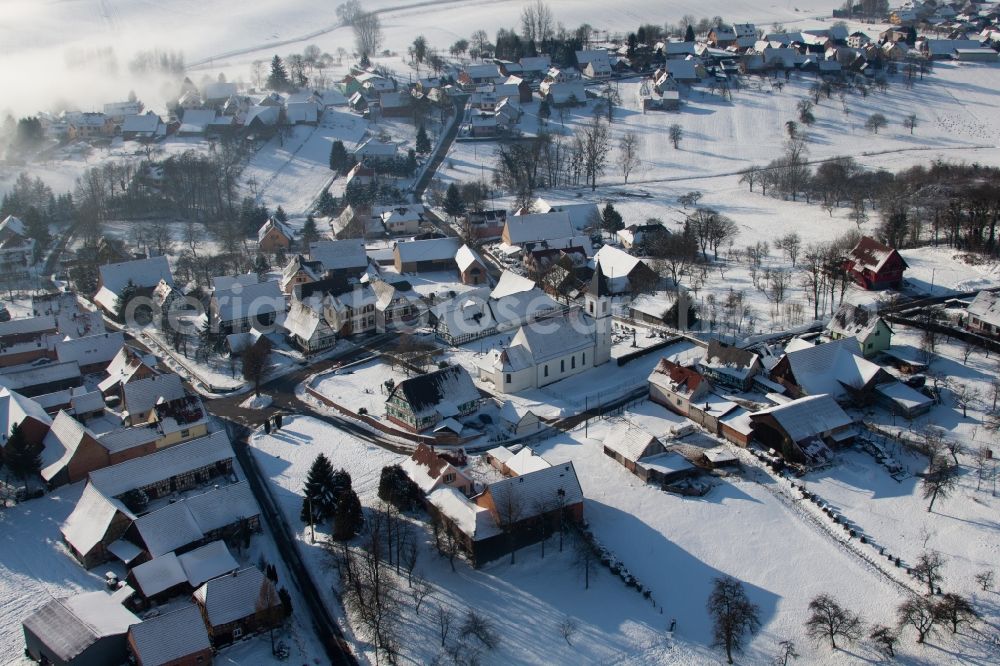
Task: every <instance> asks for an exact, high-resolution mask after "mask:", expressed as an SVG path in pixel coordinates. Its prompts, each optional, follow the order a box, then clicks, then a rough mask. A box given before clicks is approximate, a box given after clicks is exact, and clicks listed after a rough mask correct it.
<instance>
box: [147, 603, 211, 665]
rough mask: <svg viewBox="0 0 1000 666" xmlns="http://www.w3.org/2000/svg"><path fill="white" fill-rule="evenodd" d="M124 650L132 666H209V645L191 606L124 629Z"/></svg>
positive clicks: (196, 611) (198, 615)
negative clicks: (129, 656) (126, 635)
mask: <svg viewBox="0 0 1000 666" xmlns="http://www.w3.org/2000/svg"><path fill="white" fill-rule="evenodd" d="M128 650H129V654H130V655H131V656H132V658H133V659H134V660H135V664H136V666H188V664H192V665H202V664H204V665H205V666H209V665H210V664H211V663H212V643H211V641H210V640H209V638H208V630H207V629H206V628H205V621H204V619H203V618H202V615H201V609H200V608H199V607H198V606H197V605H195V604H191V605H188V606H184V607H183V608H179V609H177V610H172V611H170V612H168V613H164V614H162V615H156V616H153V617H150V618H148V619H145V620H143V621H142V622H138V623H136V624H133V625H132V626H130V627H129V628H128Z"/></svg>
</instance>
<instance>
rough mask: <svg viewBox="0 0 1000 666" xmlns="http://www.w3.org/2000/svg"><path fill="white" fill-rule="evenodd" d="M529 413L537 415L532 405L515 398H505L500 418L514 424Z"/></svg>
mask: <svg viewBox="0 0 1000 666" xmlns="http://www.w3.org/2000/svg"><path fill="white" fill-rule="evenodd" d="M528 414H534V415H535V416H536V417H537V414H536V413H535V411H534V410H532V409H531V408H530V407H528V406H526V405H523V404H521V403H518V402H514V401H513V400H504V401H503V404H501V405H500V418H502V419H503V420H504V421H507V422H508V423H511V424H513V425H517V424H518V423H520V422H521V419H523V418H524V417H525V416H527V415H528Z"/></svg>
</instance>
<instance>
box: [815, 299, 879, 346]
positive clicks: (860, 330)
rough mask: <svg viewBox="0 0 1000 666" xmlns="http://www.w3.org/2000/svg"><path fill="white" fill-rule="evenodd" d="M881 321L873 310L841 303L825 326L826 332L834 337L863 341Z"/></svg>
mask: <svg viewBox="0 0 1000 666" xmlns="http://www.w3.org/2000/svg"><path fill="white" fill-rule="evenodd" d="M881 320H882V318H881V317H879V316H878V313H876V312H875V311H873V310H869V309H868V308H865V307H859V306H857V305H852V304H851V303H842V304H841V305H840V307H839V308H837V311H836V312H835V313H834V315H833V317H832V318H831V319H830V323H828V324H827V325H826V330H827V332H829V333H832V334H835V335H840V336H844V337H853V338H858V339H864V338H867V337H868V336H869V335H871V333H872V331H874V330H875V329H876V328H877V327H878V324H879V321H881Z"/></svg>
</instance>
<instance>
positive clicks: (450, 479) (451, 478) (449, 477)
mask: <svg viewBox="0 0 1000 666" xmlns="http://www.w3.org/2000/svg"><path fill="white" fill-rule="evenodd" d="M454 481H455V475H454V474H451V473H448V474H445V475H444V482H445V483H453V482H454Z"/></svg>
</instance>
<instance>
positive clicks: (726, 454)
mask: <svg viewBox="0 0 1000 666" xmlns="http://www.w3.org/2000/svg"><path fill="white" fill-rule="evenodd" d="M703 455H704V456H705V458H707V459H708V461H709V462H710V463H712V464H713V465H718V464H719V463H724V462H732V461H734V460H738V458H737V457H736V454H735V453H733V452H732V450H731V449H730V448H729V447H728V446H716V447H715V448H713V449H708V450H707V451H705V452H704V454H703Z"/></svg>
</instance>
